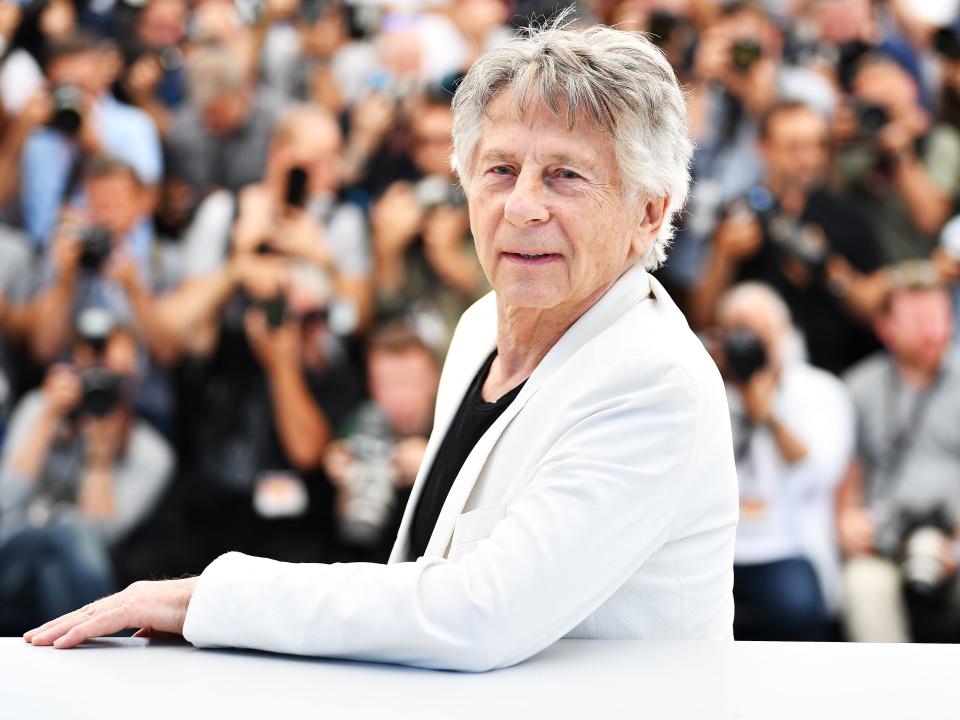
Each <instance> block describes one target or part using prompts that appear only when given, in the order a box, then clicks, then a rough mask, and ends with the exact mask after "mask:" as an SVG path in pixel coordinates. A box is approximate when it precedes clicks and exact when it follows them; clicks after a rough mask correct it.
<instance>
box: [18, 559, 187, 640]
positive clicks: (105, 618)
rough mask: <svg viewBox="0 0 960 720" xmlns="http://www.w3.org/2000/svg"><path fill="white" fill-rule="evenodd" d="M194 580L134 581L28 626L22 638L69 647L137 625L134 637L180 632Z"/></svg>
mask: <svg viewBox="0 0 960 720" xmlns="http://www.w3.org/2000/svg"><path fill="white" fill-rule="evenodd" d="M197 580H198V578H195V577H192V578H185V579H182V580H161V581H155V582H144V581H140V582H135V583H133V584H132V585H130V586H129V587H128V588H127V589H126V590H123V591H121V592H119V593H116V594H114V595H109V596H107V597H105V598H101V599H100V600H97V601H96V602H92V603H90V604H89V605H85V606H84V607H82V608H80V609H79V610H75V611H74V612H72V613H68V614H66V615H63V616H61V617H58V618H56V619H54V620H51V621H50V622H48V623H45V624H44V625H41V626H40V627H38V628H34V629H33V630H30V631H29V632H27V633H25V634H24V636H23V639H24V640H26V641H27V642H29V643H32V644H33V645H53V646H54V647H56V648H72V647H74V646H76V645H79V644H80V643H81V642H83V641H84V640H87V639H88V638H92V637H99V636H102V635H110V634H112V633H115V632H119V631H120V630H124V629H125V628H140V630H139V631H138V632H137V633H136V635H135V637H152V636H155V635H158V634H167V633H169V634H174V635H181V634H182V633H183V623H184V620H185V618H186V616H187V608H188V607H189V605H190V598H191V597H193V591H194V589H195V588H196V585H197Z"/></svg>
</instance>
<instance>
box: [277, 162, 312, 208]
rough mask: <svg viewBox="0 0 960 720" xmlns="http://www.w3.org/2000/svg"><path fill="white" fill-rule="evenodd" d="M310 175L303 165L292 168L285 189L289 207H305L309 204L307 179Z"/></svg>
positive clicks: (285, 200)
mask: <svg viewBox="0 0 960 720" xmlns="http://www.w3.org/2000/svg"><path fill="white" fill-rule="evenodd" d="M309 179H310V175H309V174H308V173H307V171H306V169H304V168H302V167H293V168H290V171H289V172H288V173H287V184H286V189H285V190H284V194H283V197H284V202H286V204H287V205H288V206H289V207H295V208H303V206H304V205H306V204H307V181H308V180H309Z"/></svg>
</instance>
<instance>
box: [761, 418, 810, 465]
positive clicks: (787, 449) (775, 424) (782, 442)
mask: <svg viewBox="0 0 960 720" xmlns="http://www.w3.org/2000/svg"><path fill="white" fill-rule="evenodd" d="M767 427H769V428H770V432H771V433H772V434H773V439H774V442H776V444H777V450H778V451H779V452H780V456H781V457H782V458H783V459H784V460H785V461H786V463H787V464H788V465H795V464H796V463H798V462H800V461H801V460H803V459H804V458H806V457H807V453H808V452H809V451H808V449H807V445H806V443H804V442H803V440H801V439H800V438H799V437H797V436H796V435H794V434H793V433H792V432H791V431H790V430H789V428H787V426H786V425H784V424H783V423H782V422H780V420H779V419H778V418H777V417H776V416H775V415H771V416H770V419H769V420H767Z"/></svg>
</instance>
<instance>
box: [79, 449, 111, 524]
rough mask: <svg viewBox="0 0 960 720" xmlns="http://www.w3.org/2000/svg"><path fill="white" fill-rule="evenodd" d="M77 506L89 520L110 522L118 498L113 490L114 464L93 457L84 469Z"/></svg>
mask: <svg viewBox="0 0 960 720" xmlns="http://www.w3.org/2000/svg"><path fill="white" fill-rule="evenodd" d="M77 505H78V506H79V508H80V510H81V511H82V512H83V513H84V514H85V515H86V516H87V517H89V518H92V519H94V520H108V519H110V518H112V517H113V515H114V513H115V512H116V497H115V493H114V489H113V462H112V460H109V459H106V458H98V457H91V458H90V459H88V461H87V465H86V467H85V468H84V472H83V478H82V479H81V481H80V489H79V490H78V492H77Z"/></svg>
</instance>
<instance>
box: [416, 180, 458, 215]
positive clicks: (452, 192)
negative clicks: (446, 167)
mask: <svg viewBox="0 0 960 720" xmlns="http://www.w3.org/2000/svg"><path fill="white" fill-rule="evenodd" d="M413 194H414V196H415V197H416V199H417V202H418V203H419V204H420V206H421V207H422V208H423V209H424V210H428V211H429V210H433V209H434V208H436V207H439V206H441V205H452V206H453V207H465V206H466V204H467V196H466V195H465V194H464V192H463V188H462V187H460V185H457V184H456V183H453V182H450V180H448V179H447V178H445V177H441V176H439V175H428V176H427V177H425V178H423V179H421V180H419V181H418V182H417V183H416V184H415V185H414V186H413Z"/></svg>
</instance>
